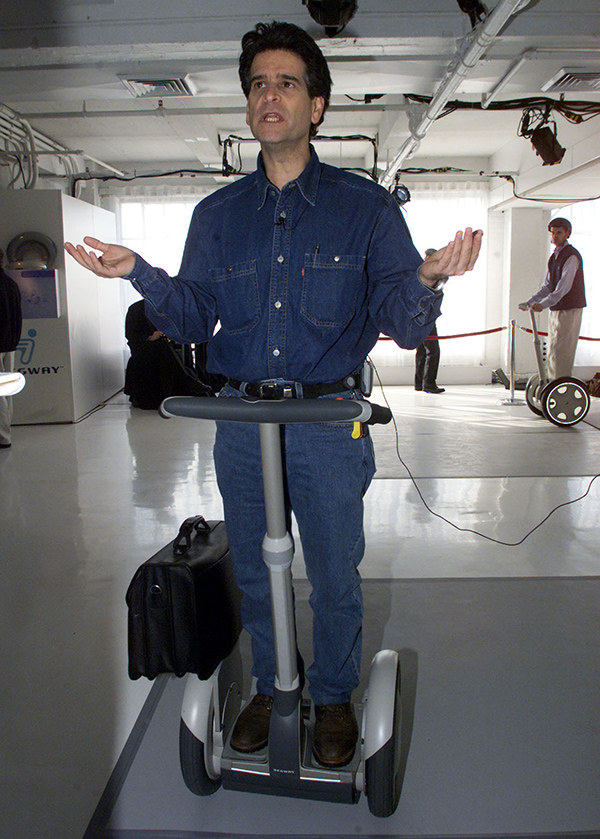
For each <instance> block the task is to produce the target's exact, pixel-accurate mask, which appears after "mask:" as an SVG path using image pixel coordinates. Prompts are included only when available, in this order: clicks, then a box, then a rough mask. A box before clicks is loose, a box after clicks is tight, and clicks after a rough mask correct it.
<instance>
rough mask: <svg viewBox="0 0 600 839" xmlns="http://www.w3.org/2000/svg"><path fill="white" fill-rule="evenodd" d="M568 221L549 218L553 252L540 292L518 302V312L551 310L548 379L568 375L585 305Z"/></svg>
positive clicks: (578, 259)
mask: <svg viewBox="0 0 600 839" xmlns="http://www.w3.org/2000/svg"><path fill="white" fill-rule="evenodd" d="M571 229H572V228H571V222H570V221H568V220H567V219H566V218H555V219H552V221H551V222H550V224H549V225H548V230H549V231H550V239H551V241H552V244H553V245H554V253H553V254H552V256H551V257H550V259H549V260H548V273H547V274H546V279H545V280H544V282H543V283H542V286H541V288H540V290H539V291H538V292H537V293H536V294H534V295H533V296H532V297H530V298H529V300H527V302H525V303H519V309H533V311H534V312H541V311H542V309H550V315H549V320H548V375H549V377H550V378H551V379H558V378H559V377H560V376H571V374H572V371H573V361H574V359H575V350H576V349H577V341H578V340H579V330H580V328H581V316H582V314H583V309H584V307H585V305H586V302H585V286H584V282H583V260H582V258H581V254H580V253H579V251H578V250H576V249H575V248H574V247H573V245H570V244H569V242H568V239H569V236H570V235H571Z"/></svg>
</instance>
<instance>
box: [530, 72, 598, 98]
mask: <svg viewBox="0 0 600 839" xmlns="http://www.w3.org/2000/svg"><path fill="white" fill-rule="evenodd" d="M542 90H543V91H544V93H567V92H569V91H570V92H574V93H593V92H595V93H600V72H599V71H598V70H569V69H566V68H565V67H563V68H561V69H560V70H559V71H558V73H556V74H555V75H554V76H552V78H551V79H550V80H549V81H547V82H546V83H545V84H544V85H542Z"/></svg>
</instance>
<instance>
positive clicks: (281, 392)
mask: <svg viewBox="0 0 600 839" xmlns="http://www.w3.org/2000/svg"><path fill="white" fill-rule="evenodd" d="M259 396H260V398H261V399H293V398H294V397H295V396H296V393H295V391H294V388H293V387H292V386H291V385H279V384H277V383H276V382H262V383H261V384H260V385H259Z"/></svg>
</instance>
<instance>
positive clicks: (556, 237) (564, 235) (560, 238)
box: [550, 227, 571, 248]
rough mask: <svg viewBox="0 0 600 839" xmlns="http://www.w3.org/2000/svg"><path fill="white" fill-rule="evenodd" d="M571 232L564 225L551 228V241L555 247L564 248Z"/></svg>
mask: <svg viewBox="0 0 600 839" xmlns="http://www.w3.org/2000/svg"><path fill="white" fill-rule="evenodd" d="M570 235H571V234H570V233H568V232H567V231H566V230H565V228H564V227H551V228H550V241H551V242H552V244H553V245H554V247H555V248H562V246H563V245H564V244H565V242H566V241H567V239H568V238H569V236H570Z"/></svg>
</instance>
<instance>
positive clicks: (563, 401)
mask: <svg viewBox="0 0 600 839" xmlns="http://www.w3.org/2000/svg"><path fill="white" fill-rule="evenodd" d="M529 314H530V316H531V328H532V330H533V344H534V348H535V357H536V360H537V368H538V372H537V373H534V374H533V376H531V378H530V379H529V381H528V382H527V385H526V387H525V401H526V402H527V404H528V406H529V408H530V409H531V410H532V411H533V413H534V414H537V415H538V416H540V417H545V418H546V419H547V420H550V422H551V423H553V424H554V425H562V426H565V425H566V426H570V425H575V424H576V423H578V422H581V420H582V419H583V418H584V417H585V416H586V414H587V412H588V411H589V409H590V393H589V390H588V388H587V385H586V384H585V382H582V381H581V380H580V379H576V378H574V377H572V376H559V378H558V379H550V378H549V377H548V373H547V370H546V364H545V362H544V356H543V354H542V342H541V340H540V336H539V333H538V328H537V322H536V318H535V312H534V311H533V309H531V308H530V309H529Z"/></svg>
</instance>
